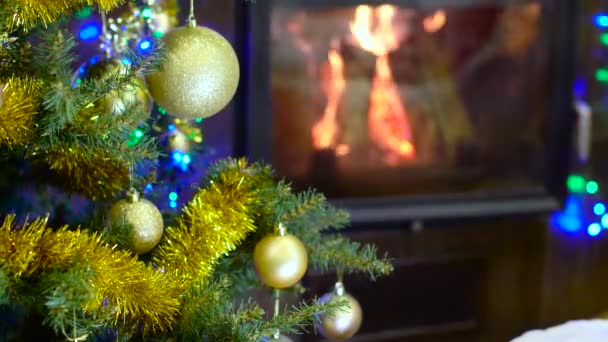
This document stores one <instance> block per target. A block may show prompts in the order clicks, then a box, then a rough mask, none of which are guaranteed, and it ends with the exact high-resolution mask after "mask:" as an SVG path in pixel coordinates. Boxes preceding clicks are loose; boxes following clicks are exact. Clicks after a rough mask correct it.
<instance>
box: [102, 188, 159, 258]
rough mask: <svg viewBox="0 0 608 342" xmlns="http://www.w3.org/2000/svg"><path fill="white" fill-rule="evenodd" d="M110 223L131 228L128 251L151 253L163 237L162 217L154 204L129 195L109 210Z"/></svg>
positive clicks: (137, 196)
mask: <svg viewBox="0 0 608 342" xmlns="http://www.w3.org/2000/svg"><path fill="white" fill-rule="evenodd" d="M110 221H111V222H116V223H123V222H127V223H129V224H131V226H132V227H133V232H132V237H131V244H130V249H131V251H133V252H134V253H137V254H144V253H147V252H149V251H151V250H152V249H153V248H154V247H155V246H156V245H157V244H158V242H159V241H160V239H161V237H162V236H163V217H162V215H161V213H160V211H159V210H158V208H157V207H156V206H155V205H154V203H152V202H150V201H148V200H146V199H144V198H139V195H133V194H130V195H129V198H127V199H122V200H120V201H118V202H116V203H115V204H114V205H113V206H112V208H111V209H110Z"/></svg>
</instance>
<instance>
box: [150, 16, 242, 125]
mask: <svg viewBox="0 0 608 342" xmlns="http://www.w3.org/2000/svg"><path fill="white" fill-rule="evenodd" d="M162 40H163V41H164V44H165V51H166V52H165V59H164V62H163V64H162V70H161V71H159V72H157V73H154V74H151V75H149V76H148V89H149V90H150V94H152V98H154V100H155V101H156V102H157V103H158V104H159V105H160V106H161V107H163V108H164V109H166V110H167V111H168V112H169V113H171V114H173V115H174V116H176V117H179V118H184V119H194V118H199V117H202V118H206V117H210V116H212V115H214V114H216V113H217V112H219V111H221V110H222V109H223V108H224V107H226V105H227V104H228V102H230V100H231V99H232V97H233V96H234V93H235V92H236V87H237V85H238V83H239V63H238V60H237V57H236V54H235V52H234V50H233V49H232V46H230V43H228V41H227V40H226V39H224V37H222V36H221V35H220V34H219V33H217V32H215V31H213V30H211V29H208V28H205V27H199V26H195V27H179V28H177V29H175V30H172V31H170V32H169V33H167V34H166V35H165V36H164V37H163V38H162Z"/></svg>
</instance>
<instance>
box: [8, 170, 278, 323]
mask: <svg viewBox="0 0 608 342" xmlns="http://www.w3.org/2000/svg"><path fill="white" fill-rule="evenodd" d="M227 165H228V167H226V168H224V169H221V171H220V172H219V174H217V175H215V176H214V177H213V178H211V179H210V185H209V186H207V187H206V188H203V189H201V190H200V191H199V192H198V193H197V194H196V196H195V197H194V199H193V200H192V201H191V202H190V203H188V205H187V206H186V207H185V208H184V212H183V214H182V215H181V216H180V217H179V218H178V220H177V225H176V226H174V227H169V228H167V229H166V230H165V233H164V235H163V240H162V241H161V243H160V244H159V246H158V247H157V248H156V249H155V252H154V255H153V263H154V265H155V266H156V268H154V269H153V268H151V267H148V266H146V265H145V264H144V263H142V262H140V261H138V260H137V258H136V257H135V256H133V255H132V254H130V253H129V252H127V251H120V250H117V249H115V248H112V247H109V246H107V245H104V244H102V243H101V242H100V238H99V236H97V235H94V234H93V235H91V234H88V233H86V232H84V231H80V230H76V231H71V230H68V229H67V228H66V227H63V228H61V229H58V230H56V231H53V230H51V229H50V228H48V227H47V226H46V225H47V220H46V219H37V220H34V221H33V222H31V223H28V224H25V225H23V226H22V227H19V228H17V227H16V226H15V224H14V220H15V216H14V215H9V216H7V218H6V219H5V221H4V222H3V223H2V224H1V225H0V267H1V268H4V269H5V270H6V271H7V272H8V273H9V275H10V276H11V277H13V278H22V279H36V276H37V275H39V274H41V273H42V272H45V271H48V270H51V269H60V270H62V269H68V268H69V267H71V266H74V265H77V264H84V265H85V266H86V267H88V268H90V269H91V270H92V271H93V277H92V278H91V280H90V281H91V285H92V287H93V288H94V291H95V298H94V300H92V301H89V302H87V303H85V304H84V307H83V310H84V312H86V313H89V314H91V315H95V314H101V313H102V312H107V311H106V310H107V308H106V307H105V306H104V302H107V304H109V305H111V307H113V308H114V320H115V323H120V322H122V321H123V320H125V319H126V320H129V321H140V322H141V323H142V324H143V327H144V329H145V330H146V331H148V330H152V331H168V330H170V329H171V325H172V324H173V323H174V321H175V318H176V316H177V315H178V314H179V309H180V304H181V300H182V298H183V296H187V295H188V289H189V287H190V286H191V284H192V282H193V281H200V280H205V279H206V278H208V277H209V276H210V275H211V273H212V272H213V268H214V266H215V265H216V263H217V261H218V259H219V258H220V257H222V256H223V255H225V254H226V253H228V252H230V251H232V250H234V249H236V248H237V246H238V245H239V244H240V243H241V242H242V241H243V240H244V239H245V238H246V236H247V235H248V234H249V233H251V232H253V231H255V230H256V226H255V225H254V217H255V215H256V213H255V212H254V208H256V207H257V206H259V204H260V203H259V201H260V198H259V197H260V196H259V193H258V191H259V189H260V188H261V186H262V185H263V184H264V183H265V182H269V181H271V180H270V178H269V177H270V174H269V173H267V172H264V171H267V170H262V172H260V170H259V169H256V167H255V166H248V165H247V163H246V161H245V160H244V159H240V160H232V161H230V163H229V164H227Z"/></svg>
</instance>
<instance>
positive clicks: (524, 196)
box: [234, 0, 579, 223]
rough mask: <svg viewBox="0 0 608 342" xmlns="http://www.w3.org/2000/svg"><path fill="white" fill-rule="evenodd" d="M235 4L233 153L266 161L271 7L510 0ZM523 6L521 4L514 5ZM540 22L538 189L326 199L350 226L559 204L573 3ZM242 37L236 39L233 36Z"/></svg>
mask: <svg viewBox="0 0 608 342" xmlns="http://www.w3.org/2000/svg"><path fill="white" fill-rule="evenodd" d="M239 2H241V3H242V6H236V7H237V13H236V14H237V15H236V18H237V20H236V22H237V38H236V45H237V49H238V50H239V51H238V52H239V53H240V56H242V61H241V63H242V64H241V69H242V70H241V72H242V79H241V84H240V88H239V92H238V96H237V99H236V109H237V120H235V121H236V123H235V131H236V134H235V137H236V138H235V139H236V141H235V151H234V152H235V155H240V156H247V157H248V158H250V159H252V160H261V161H266V162H270V161H271V160H272V159H271V153H270V147H271V144H272V134H271V132H272V113H270V108H271V99H270V96H271V95H270V80H269V74H270V65H269V45H270V41H269V37H270V13H271V6H273V3H274V4H276V5H277V6H300V7H302V8H311V7H319V8H321V7H336V6H353V5H358V4H380V3H391V4H401V5H407V6H411V7H414V6H441V5H447V4H450V5H451V6H457V5H459V4H462V5H463V6H464V5H471V4H497V3H498V4H500V3H505V4H506V3H511V4H512V3H513V2H514V1H512V0H511V1H510V0H452V1H449V0H367V1H362V0H331V1H330V0H257V1H240V0H239ZM519 2H525V1H519ZM544 5H545V7H544V9H545V10H546V11H548V12H549V13H547V15H546V16H545V18H544V20H545V21H547V25H546V27H550V28H551V30H552V31H551V35H550V39H549V42H548V44H549V46H548V51H549V54H548V55H549V56H548V58H549V75H551V79H550V84H552V89H551V94H552V96H551V98H550V99H549V101H550V103H549V104H548V105H549V110H550V115H551V119H550V120H546V121H547V122H548V123H549V127H547V130H546V131H547V136H546V141H547V143H546V153H545V156H546V158H547V160H546V163H545V165H546V172H545V179H544V184H538V186H537V187H532V188H530V189H529V191H525V192H523V193H522V192H518V193H509V192H504V193H499V194H494V195H489V194H486V195H472V194H469V193H444V194H437V195H432V196H429V195H425V196H403V197H383V198H357V199H352V198H339V199H332V202H334V203H335V204H336V205H339V206H342V207H345V208H347V209H348V210H349V211H350V213H351V217H352V220H353V222H354V223H371V222H376V223H377V222H400V221H409V220H432V219H452V218H464V217H484V216H504V215H521V214H536V213H543V212H548V211H550V210H554V209H557V208H559V207H560V205H561V203H562V202H563V198H564V196H565V194H566V187H565V180H566V177H567V174H568V172H569V165H570V153H569V152H570V151H571V150H572V134H573V129H572V127H574V126H573V125H574V118H575V115H574V110H573V108H572V101H573V99H572V84H573V80H574V70H575V50H576V49H575V46H576V27H577V25H576V24H577V18H578V10H579V5H578V3H577V1H563V0H553V1H552V0H546V1H544ZM239 32H240V33H241V35H239V34H238V33H239Z"/></svg>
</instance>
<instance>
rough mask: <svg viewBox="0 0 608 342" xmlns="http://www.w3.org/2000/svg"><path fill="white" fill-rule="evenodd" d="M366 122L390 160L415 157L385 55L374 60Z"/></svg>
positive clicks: (392, 162) (405, 118) (371, 134)
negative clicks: (373, 75)
mask: <svg viewBox="0 0 608 342" xmlns="http://www.w3.org/2000/svg"><path fill="white" fill-rule="evenodd" d="M368 125H369V132H370V133H369V134H370V137H371V138H372V140H373V141H374V142H376V144H378V145H379V146H380V147H382V148H384V149H386V150H387V151H388V152H389V155H388V156H387V161H388V162H389V163H391V164H394V163H396V162H397V161H398V160H399V159H400V158H399V157H401V158H413V157H415V149H414V145H413V144H412V143H411V130H410V125H409V122H408V119H407V113H406V111H405V108H404V107H403V104H402V103H401V97H400V96H399V91H398V89H397V86H396V84H395V82H394V81H393V75H392V71H391V68H390V65H389V63H388V56H387V55H383V56H380V57H378V60H377V62H376V76H375V77H374V81H373V85H372V92H371V94H370V107H369V116H368Z"/></svg>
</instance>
